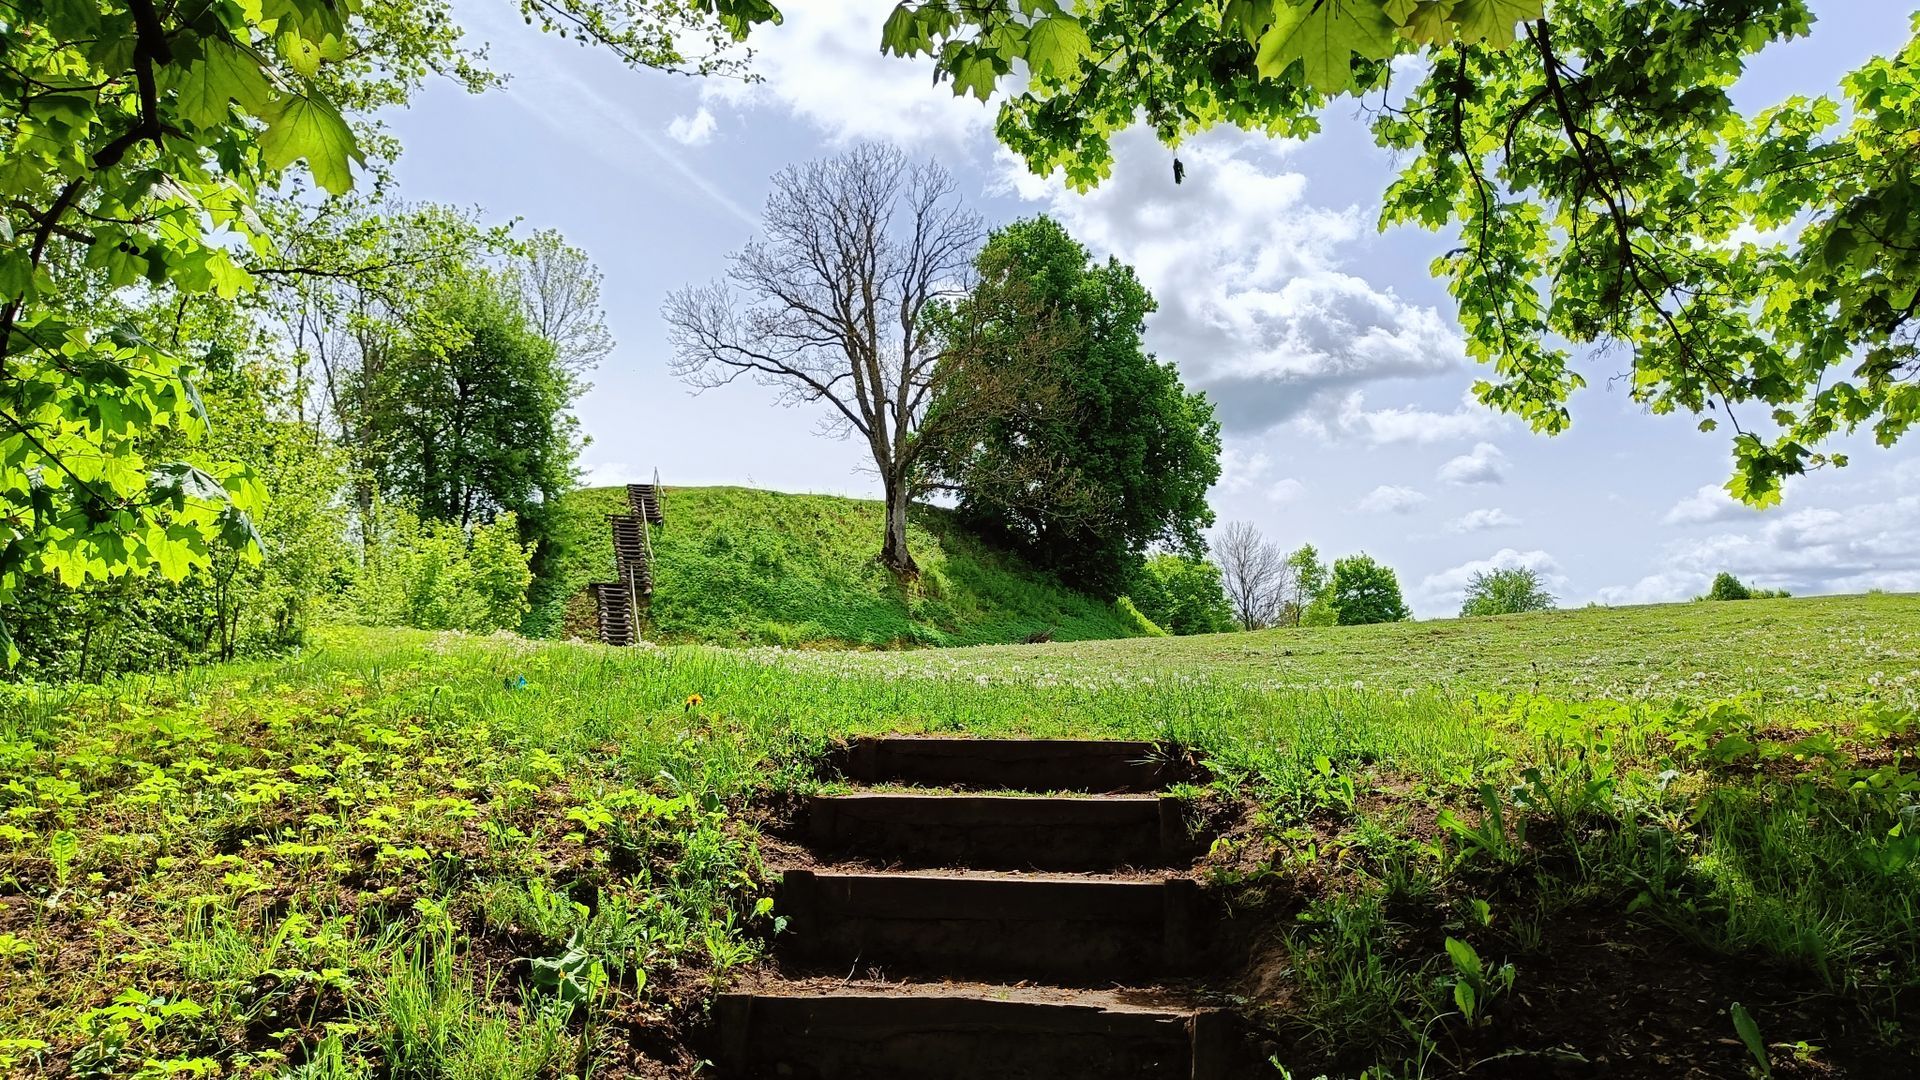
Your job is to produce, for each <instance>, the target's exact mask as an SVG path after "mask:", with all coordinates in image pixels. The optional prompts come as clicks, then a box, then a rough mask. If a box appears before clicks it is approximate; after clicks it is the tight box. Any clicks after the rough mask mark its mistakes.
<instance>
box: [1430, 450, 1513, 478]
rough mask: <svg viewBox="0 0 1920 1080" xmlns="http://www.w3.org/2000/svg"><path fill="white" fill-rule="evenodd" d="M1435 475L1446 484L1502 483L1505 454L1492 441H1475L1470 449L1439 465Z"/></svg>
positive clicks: (1505, 464)
mask: <svg viewBox="0 0 1920 1080" xmlns="http://www.w3.org/2000/svg"><path fill="white" fill-rule="evenodd" d="M1436 476H1437V477H1438V479H1439V480H1440V481H1441V482H1443V483H1448V484H1460V485H1466V484H1504V483H1506V482H1507V455H1505V454H1503V453H1501V452H1500V448H1499V447H1497V446H1495V445H1493V444H1492V443H1485V442H1483V443H1475V444H1474V447H1473V449H1472V450H1471V451H1469V452H1467V453H1464V454H1461V455H1460V456H1459V457H1456V458H1454V459H1452V460H1451V461H1448V462H1447V463H1446V464H1444V465H1442V466H1440V471H1439V472H1438V473H1437V474H1436Z"/></svg>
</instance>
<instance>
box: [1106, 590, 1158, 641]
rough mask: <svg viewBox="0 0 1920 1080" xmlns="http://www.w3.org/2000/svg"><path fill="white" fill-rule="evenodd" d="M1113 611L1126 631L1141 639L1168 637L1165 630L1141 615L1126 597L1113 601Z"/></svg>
mask: <svg viewBox="0 0 1920 1080" xmlns="http://www.w3.org/2000/svg"><path fill="white" fill-rule="evenodd" d="M1113 610H1114V611H1115V612H1116V613H1118V614H1119V616H1120V621H1121V622H1122V623H1124V624H1125V625H1126V627H1127V629H1129V630H1131V631H1133V632H1134V633H1136V634H1139V635H1140V636H1142V637H1166V636H1168V635H1167V632H1166V631H1165V630H1162V629H1160V626H1159V624H1157V623H1155V622H1154V621H1153V620H1152V619H1149V618H1147V617H1146V616H1145V615H1143V614H1141V613H1140V609H1139V608H1137V607H1135V606H1134V605H1133V601H1132V599H1130V598H1128V597H1125V596H1122V597H1120V598H1119V599H1117V600H1115V601H1114V602H1113Z"/></svg>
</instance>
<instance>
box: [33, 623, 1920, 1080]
mask: <svg viewBox="0 0 1920 1080" xmlns="http://www.w3.org/2000/svg"><path fill="white" fill-rule="evenodd" d="M1917 688H1920V598H1915V597H1902V596H1873V597H1861V598H1832V599H1821V600H1793V601H1759V602H1751V603H1747V604H1711V605H1708V604H1699V605H1677V606H1672V607H1662V608H1644V609H1621V610H1613V611H1607V610H1595V611H1576V612H1566V613H1553V614H1548V615H1542V616H1524V617H1514V618H1511V619H1490V620H1473V621H1468V622H1442V623H1422V624H1412V625H1405V626H1398V627H1376V628H1325V629H1316V630H1301V631H1276V632H1268V633H1265V634H1257V635H1233V636H1229V637H1219V638H1194V639H1182V640H1168V639H1137V640H1131V641H1122V642H1107V643H1080V644H1057V645H1044V646H1029V647H1018V648H1001V647H982V648H972V649H955V650H925V651H921V652H913V653H879V652H873V653H863V652H846V651H839V652H807V651H803V650H785V649H767V648H762V649H752V650H738V651H728V650H721V649H714V648H706V647H693V646H688V647H671V648H645V647H643V648H634V649H609V648H604V647H600V646H591V645H569V644H552V643H535V642H530V641H527V640H523V639H520V638H516V637H512V636H507V635H500V636H494V637H473V636H466V635H460V634H438V635H435V634H426V633H421V632H414V631H389V630H365V629H334V630H327V631H324V632H322V633H321V634H320V635H319V636H318V639H317V641H316V642H315V644H314V645H312V646H310V647H309V648H308V649H306V650H305V651H304V652H303V653H302V654H301V655H299V656H297V657H292V658H287V659H284V660H277V661H252V662H240V663H234V664H228V665H221V666H217V667H212V668H205V669H199V670H195V671H190V672H187V673H183V674H179V675H171V676H145V677H139V678H125V679H121V680H118V681H114V682H110V683H107V684H105V685H102V686H94V687H66V688H58V689H52V688H44V687H43V688H33V687H6V688H0V695H5V696H4V697H0V774H4V775H5V777H6V778H7V779H6V782H5V784H4V786H0V809H3V810H4V816H3V817H0V821H3V822H4V824H0V1069H7V1070H10V1071H11V1073H12V1074H14V1075H22V1076H43V1075H45V1076H85V1077H107V1076H115V1077H118V1076H127V1077H161V1076H177V1075H201V1076H270V1075H295V1076H301V1077H441V1076H445V1077H474V1078H478V1077H527V1078H534V1077H560V1076H567V1075H576V1076H587V1075H592V1076H615V1077H617V1076H687V1075H695V1074H698V1073H699V1072H700V1071H701V1065H700V1062H701V1059H702V1057H703V1056H705V1054H706V1052H707V1044H706V1043H705V1039H706V1033H705V1028H704V1017H705V1006H706V1002H707V1000H708V999H709V997H710V995H711V993H712V992H713V991H714V990H715V989H716V988H718V987H720V986H723V985H725V984H727V983H728V982H729V981H730V980H732V979H735V978H737V977H739V976H740V975H742V974H743V973H746V972H749V971H751V970H753V969H754V967H755V966H756V965H758V964H760V963H761V962H762V958H763V956H764V954H765V951H766V949H767V945H768V942H769V941H770V940H772V939H773V938H774V937H775V935H777V933H778V932H779V930H780V928H781V922H780V913H779V911H778V910H776V909H775V907H774V905H773V903H772V892H771V889H770V881H771V875H772V871H770V870H769V868H768V866H767V865H766V856H764V855H763V841H764V840H766V839H768V838H769V837H776V836H777V834H778V833H779V827H780V822H781V819H782V814H783V808H784V807H786V806H788V805H790V804H791V802H792V799H793V796H795V795H796V794H799V793H804V792H807V791H811V790H817V789H819V788H821V787H822V786H824V785H830V784H831V783H832V782H833V781H832V778H831V777H829V776H823V775H822V774H821V772H820V770H819V768H818V762H819V760H820V758H821V756H822V754H823V753H824V751H825V749H826V748H827V746H828V745H829V743H830V742H831V740H833V739H835V738H838V737H842V736H845V735H849V734H854V733H870V732H882V731H903V732H941V733H955V734H960V733H964V734H982V735H984V734H1013V733H1021V734H1033V735H1068V734H1073V735H1096V736H1115V737H1119V736H1127V737H1144V738H1152V739H1159V740H1163V741H1166V742H1168V743H1172V744H1177V745H1179V746H1182V747H1191V748H1194V749H1197V750H1198V751H1200V752H1201V753H1203V754H1204V755H1205V756H1206V759H1207V760H1208V762H1209V763H1210V765H1211V767H1212V769H1213V774H1214V776H1213V779H1212V781H1211V782H1210V783H1208V784H1206V785H1204V786H1202V787H1195V788H1193V789H1191V790H1188V791H1186V792H1184V793H1185V794H1187V795H1188V796H1190V797H1191V798H1192V800H1193V806H1194V813H1195V815H1196V816H1204V817H1206V818H1207V819H1208V820H1209V821H1211V822H1212V824H1213V825H1214V826H1215V827H1216V828H1217V829H1218V831H1219V839H1218V840H1216V841H1215V843H1214V844H1213V848H1212V850H1211V852H1210V853H1209V854H1208V856H1207V857H1206V859H1204V860H1203V862H1202V864H1201V865H1200V866H1199V867H1198V872H1199V873H1200V875H1201V876H1202V879H1203V881H1204V882H1205V884H1206V886H1207V888H1208V890H1209V893H1210V895H1212V896H1214V897H1215V898H1216V899H1217V900H1218V902H1219V904H1220V905H1221V908H1222V911H1223V912H1224V913H1226V914H1227V915H1228V916H1229V917H1230V918H1231V919H1232V920H1233V923H1234V925H1235V926H1236V927H1238V928H1239V929H1240V931H1241V932H1242V934H1243V935H1244V941H1245V950H1244V952H1245V963H1244V965H1235V966H1234V967H1233V968H1232V969H1231V970H1223V971H1221V972H1219V973H1217V976H1218V977H1217V979H1216V980H1215V985H1216V988H1217V991H1218V992H1219V993H1220V994H1221V995H1223V997H1224V998H1225V999H1227V1000H1229V1001H1230V1002H1231V1003H1232V1004H1234V1005H1236V1006H1237V1007H1238V1008H1240V1009H1241V1010H1242V1011H1244V1012H1245V1013H1247V1014H1248V1015H1250V1016H1251V1017H1253V1018H1255V1020H1256V1021H1257V1023H1258V1024H1259V1026H1260V1027H1261V1028H1262V1030H1263V1031H1264V1032H1265V1033H1266V1037H1267V1038H1268V1040H1269V1042H1270V1048H1271V1056H1272V1058H1273V1062H1274V1064H1273V1073H1272V1075H1273V1076H1275V1077H1279V1076H1301V1077H1307V1076H1315V1075H1321V1074H1325V1075H1330V1076H1360V1075H1362V1074H1365V1075H1368V1076H1371V1077H1376V1078H1377V1077H1389V1076H1392V1077H1400V1076H1405V1077H1413V1076H1447V1075H1463V1074H1464V1075H1474V1076H1485V1075H1527V1076H1533V1075H1609V1076H1648V1077H1653V1076H1682V1075H1702V1076H1738V1075H1746V1074H1751V1075H1780V1076H1850V1077H1852V1076H1858V1077H1876V1076H1890V1075H1903V1074H1910V1073H1911V1071H1912V1069H1913V1067H1914V1066H1915V1065H1916V1063H1920V1032H1917V1031H1915V1030H1914V1028H1913V1026H1912V1022H1911V1020H1910V1016H1911V1015H1912V1008H1913V1003H1914V1002H1915V1001H1916V1000H1920V999H1916V997H1915V990H1916V988H1920V899H1916V898H1920V833H1917V832H1916V829H1920V769H1917V768H1916V761H1915V754H1916V747H1917V746H1920V692H1917ZM767 850H772V848H771V847H768V848H767Z"/></svg>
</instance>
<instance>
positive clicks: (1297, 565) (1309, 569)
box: [1280, 544, 1338, 626]
mask: <svg viewBox="0 0 1920 1080" xmlns="http://www.w3.org/2000/svg"><path fill="white" fill-rule="evenodd" d="M1287 569H1288V572H1289V574H1290V576H1291V577H1292V587H1291V588H1290V589H1289V591H1288V595H1287V596H1286V598H1285V599H1284V600H1283V601H1282V602H1281V619H1280V621H1281V623H1282V624H1289V623H1290V624H1292V625H1295V626H1332V625H1334V624H1335V623H1336V622H1337V621H1338V620H1337V619H1336V618H1335V617H1334V614H1333V596H1332V594H1331V593H1330V592H1328V590H1327V586H1328V585H1329V584H1330V583H1331V581H1332V573H1331V572H1330V571H1329V570H1328V569H1327V564H1326V563H1325V562H1322V561H1321V559H1320V551H1319V549H1318V548H1315V547H1314V546H1313V545H1312V544H1301V545H1300V547H1299V548H1298V549H1296V550H1295V551H1294V552H1293V553H1292V554H1290V555H1288V556H1287Z"/></svg>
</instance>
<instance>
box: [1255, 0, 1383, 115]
mask: <svg viewBox="0 0 1920 1080" xmlns="http://www.w3.org/2000/svg"><path fill="white" fill-rule="evenodd" d="M1399 29H1400V28H1399V27H1397V26H1395V25H1394V23H1393V20H1392V19H1389V18H1387V13H1386V11H1385V9H1384V7H1383V6H1382V4H1381V0H1300V2H1298V3H1282V4H1280V5H1279V6H1278V7H1276V8H1275V9H1274V13H1273V26H1272V27H1271V28H1270V29H1268V30H1267V33H1266V36H1264V37H1262V38H1261V39H1260V52H1259V55H1258V56H1256V57H1255V59H1254V64H1255V66H1257V67H1258V68H1259V70H1260V74H1261V75H1263V76H1265V77H1266V78H1270V79H1271V78H1278V77H1279V76H1280V74H1281V73H1282V72H1284V71H1286V70H1287V67H1288V65H1290V64H1292V63H1293V62H1294V61H1295V60H1298V61H1300V71H1301V76H1302V77H1303V78H1304V79H1305V80H1306V83H1307V85H1308V86H1310V87H1312V88H1313V89H1315V90H1318V91H1320V92H1321V93H1323V94H1338V93H1343V92H1345V91H1346V90H1348V89H1350V88H1351V87H1352V86H1353V58H1354V57H1355V56H1361V57H1365V58H1367V59H1369V60H1385V59H1387V58H1388V57H1390V56H1392V55H1393V52H1394V48H1395V45H1396V36H1397V35H1398V33H1399Z"/></svg>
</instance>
